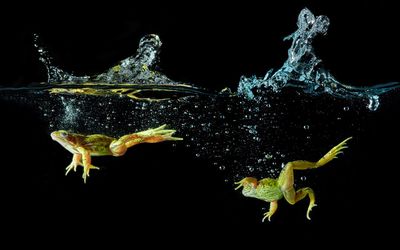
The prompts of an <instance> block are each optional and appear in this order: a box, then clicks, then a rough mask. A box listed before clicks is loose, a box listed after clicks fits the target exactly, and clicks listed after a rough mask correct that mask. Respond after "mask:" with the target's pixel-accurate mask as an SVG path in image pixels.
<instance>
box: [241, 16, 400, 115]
mask: <svg viewBox="0 0 400 250" xmlns="http://www.w3.org/2000/svg"><path fill="white" fill-rule="evenodd" d="M297 27H298V29H297V30H296V31H295V32H294V33H293V34H291V35H289V36H287V37H285V39H284V40H292V45H291V46H290V48H289V50H288V59H287V60H286V61H285V63H284V64H283V66H282V67H281V68H280V69H278V70H277V71H275V72H274V71H273V69H270V70H269V71H268V72H267V73H266V75H265V76H264V77H263V78H259V77H256V76H253V77H250V78H247V77H245V76H242V78H241V79H240V82H239V87H238V94H239V95H241V96H243V97H245V98H247V99H256V100H257V96H256V95H255V94H254V93H253V92H254V90H256V89H258V88H260V87H266V88H271V89H273V90H274V91H280V90H281V89H282V88H284V87H294V88H300V89H302V91H304V92H305V93H310V94H312V95H318V94H322V93H329V94H331V95H334V96H337V97H341V98H345V99H352V98H360V99H364V100H365V102H366V107H368V109H370V110H371V111H375V110H376V109H377V108H378V107H379V95H382V94H384V93H386V92H389V91H391V90H394V89H397V88H399V86H400V83H399V82H393V83H386V84H379V85H375V86H372V87H353V86H350V85H345V84H342V83H340V82H339V81H338V80H336V79H335V77H334V76H333V75H332V74H331V73H330V72H329V71H328V70H327V69H325V68H324V67H323V65H322V60H321V59H319V58H318V57H317V56H316V54H315V52H314V47H313V45H312V42H313V40H314V39H315V37H316V36H318V35H324V34H326V33H327V31H328V27H329V19H328V17H327V16H323V15H321V16H314V14H313V13H311V11H310V10H308V9H307V8H305V9H303V10H302V11H301V12H300V14H299V17H298V20H297Z"/></svg>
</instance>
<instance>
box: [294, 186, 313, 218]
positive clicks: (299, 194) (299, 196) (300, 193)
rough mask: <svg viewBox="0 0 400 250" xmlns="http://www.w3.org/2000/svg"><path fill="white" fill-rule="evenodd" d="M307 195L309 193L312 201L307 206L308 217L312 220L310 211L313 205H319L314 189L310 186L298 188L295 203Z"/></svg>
mask: <svg viewBox="0 0 400 250" xmlns="http://www.w3.org/2000/svg"><path fill="white" fill-rule="evenodd" d="M306 195H308V198H310V203H309V204H308V208H307V219H309V220H311V218H310V212H311V210H312V208H313V207H316V206H317V204H315V195H314V191H313V190H312V189H311V188H309V187H306V188H301V189H299V190H297V191H296V196H295V200H294V203H297V202H298V201H300V200H302V199H304V197H306ZM294 203H293V204H294Z"/></svg>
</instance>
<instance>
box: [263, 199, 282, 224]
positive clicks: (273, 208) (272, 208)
mask: <svg viewBox="0 0 400 250" xmlns="http://www.w3.org/2000/svg"><path fill="white" fill-rule="evenodd" d="M277 209H278V201H271V203H270V204H269V211H268V212H266V213H264V218H263V219H262V222H264V220H265V219H267V218H268V221H271V216H272V215H274V213H275V212H276V210H277Z"/></svg>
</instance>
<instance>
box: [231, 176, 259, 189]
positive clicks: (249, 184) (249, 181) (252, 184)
mask: <svg viewBox="0 0 400 250" xmlns="http://www.w3.org/2000/svg"><path fill="white" fill-rule="evenodd" d="M235 184H236V185H238V186H237V187H236V188H235V190H238V189H239V188H241V187H243V192H244V191H245V190H251V189H255V188H256V187H257V185H258V181H257V179H256V178H253V177H245V178H243V179H242V180H240V181H238V182H235Z"/></svg>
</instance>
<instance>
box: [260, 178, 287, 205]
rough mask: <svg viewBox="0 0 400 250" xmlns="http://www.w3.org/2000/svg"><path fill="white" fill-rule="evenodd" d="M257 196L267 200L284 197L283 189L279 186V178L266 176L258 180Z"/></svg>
mask: <svg viewBox="0 0 400 250" xmlns="http://www.w3.org/2000/svg"><path fill="white" fill-rule="evenodd" d="M257 196H258V197H257V198H258V199H261V200H265V201H269V202H270V201H276V200H279V199H281V198H282V197H283V194H282V191H281V189H280V188H279V186H278V180H277V179H272V178H265V179H262V180H260V181H259V182H258V186H257Z"/></svg>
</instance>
